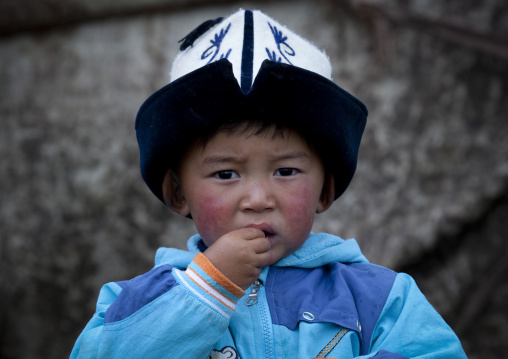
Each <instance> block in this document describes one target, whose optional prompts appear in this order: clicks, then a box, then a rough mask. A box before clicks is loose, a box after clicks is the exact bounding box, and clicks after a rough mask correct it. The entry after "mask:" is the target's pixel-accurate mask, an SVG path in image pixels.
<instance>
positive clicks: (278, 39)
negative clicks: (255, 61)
mask: <svg viewBox="0 0 508 359" xmlns="http://www.w3.org/2000/svg"><path fill="white" fill-rule="evenodd" d="M268 26H270V30H272V34H273V39H274V40H275V44H276V45H277V50H279V53H280V54H281V55H282V57H280V56H279V57H277V54H276V53H275V51H270V50H269V49H268V48H265V49H266V53H267V54H268V59H270V60H272V61H277V62H282V58H284V59H285V60H286V61H287V62H288V64H290V65H292V63H291V61H289V59H288V58H287V57H286V55H288V56H295V55H296V52H295V50H293V48H292V47H291V46H289V44H288V43H287V42H286V41H287V39H288V37H287V36H284V34H283V33H282V31H280V30H279V29H277V27H276V26H272V24H270V23H268Z"/></svg>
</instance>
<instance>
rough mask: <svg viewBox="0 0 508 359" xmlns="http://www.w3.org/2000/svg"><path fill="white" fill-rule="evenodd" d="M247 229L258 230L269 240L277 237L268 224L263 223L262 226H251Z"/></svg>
mask: <svg viewBox="0 0 508 359" xmlns="http://www.w3.org/2000/svg"><path fill="white" fill-rule="evenodd" d="M247 228H257V229H259V230H261V231H263V233H264V234H265V237H266V238H268V239H269V240H270V239H272V238H273V237H274V236H275V231H274V230H273V229H272V227H270V226H269V225H267V224H264V223H261V224H250V225H248V226H247Z"/></svg>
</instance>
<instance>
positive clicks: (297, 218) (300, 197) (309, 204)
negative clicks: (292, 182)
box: [285, 182, 316, 231]
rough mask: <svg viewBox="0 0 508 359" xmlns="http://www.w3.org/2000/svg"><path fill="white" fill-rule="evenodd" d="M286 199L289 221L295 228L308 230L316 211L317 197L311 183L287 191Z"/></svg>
mask: <svg viewBox="0 0 508 359" xmlns="http://www.w3.org/2000/svg"><path fill="white" fill-rule="evenodd" d="M287 195H288V197H287V199H286V201H285V203H286V206H287V208H291V210H290V211H288V216H289V217H288V223H287V225H289V226H291V227H292V228H294V229H297V228H298V229H299V230H303V231H307V230H309V231H310V229H311V227H312V222H313V219H314V213H315V211H316V208H315V207H316V198H315V193H314V191H313V190H312V186H311V184H310V183H306V182H304V183H302V184H300V185H298V186H295V187H294V188H292V189H291V191H289V192H288V193H287Z"/></svg>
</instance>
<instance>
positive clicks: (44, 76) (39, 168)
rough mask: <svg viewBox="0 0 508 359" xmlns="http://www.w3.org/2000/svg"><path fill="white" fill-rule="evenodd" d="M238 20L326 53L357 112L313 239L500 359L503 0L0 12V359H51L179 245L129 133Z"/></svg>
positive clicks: (505, 107)
mask: <svg viewBox="0 0 508 359" xmlns="http://www.w3.org/2000/svg"><path fill="white" fill-rule="evenodd" d="M212 4H213V5H212ZM239 7H244V8H261V9H262V10H264V11H265V12H267V13H268V14H270V15H271V16H273V17H274V18H276V19H278V20H279V21H280V22H281V23H283V24H286V25H288V27H290V28H292V29H293V30H295V31H296V32H299V33H301V34H302V35H303V36H305V37H307V38H310V39H313V41H314V42H315V43H316V44H317V45H318V46H319V47H322V48H325V49H326V50H327V53H328V54H329V56H330V57H331V59H332V61H333V64H334V78H335V81H336V82H337V83H338V84H339V85H340V86H342V87H344V88H346V89H348V90H349V91H350V92H352V93H353V94H354V95H356V96H357V97H359V98H360V99H362V100H363V101H364V102H365V103H366V105H367V106H368V108H369V112H370V114H369V119H368V125H367V129H366V132H365V135H364V140H363V142H362V146H361V149H360V161H359V167H358V171H357V175H356V177H355V179H354V181H353V183H352V185H351V187H350V189H349V190H348V191H347V192H346V194H344V195H343V196H342V197H341V198H340V199H339V200H337V201H336V203H335V204H334V205H333V207H332V209H331V210H329V211H328V212H327V213H324V214H322V215H319V216H318V217H317V219H316V224H315V228H314V229H315V230H316V231H329V232H331V233H334V234H337V235H340V236H342V237H344V238H349V237H355V238H357V240H358V241H359V242H360V245H361V247H362V249H363V251H364V253H365V254H366V255H367V257H368V258H369V259H370V260H371V261H372V262H375V263H379V264H382V265H386V266H389V267H391V268H394V269H397V270H404V271H407V272H409V273H410V274H412V275H414V276H415V278H416V279H417V281H418V283H419V284H420V286H421V288H422V290H423V291H424V293H426V294H427V296H428V298H429V300H430V301H431V303H432V304H434V305H435V306H436V307H437V309H438V310H439V311H440V312H441V313H442V314H443V315H444V316H445V318H446V319H447V320H448V322H449V323H450V324H451V325H452V327H453V328H454V329H455V330H456V331H457V333H459V335H460V336H461V338H462V339H463V342H464V347H465V348H466V350H467V352H468V354H469V356H470V357H471V358H476V357H477V358H480V357H486V356H489V357H502V355H501V353H504V352H506V350H507V349H508V347H507V346H508V345H507V344H506V343H505V340H503V338H506V337H507V336H506V334H507V333H506V329H505V328H507V327H508V313H507V312H508V311H507V310H506V308H505V307H506V306H505V305H504V304H503V303H505V302H506V299H507V298H508V285H507V284H506V283H505V282H506V281H504V280H503V278H505V277H506V276H505V275H506V274H508V268H507V266H506V264H505V263H506V262H507V257H508V247H507V245H506V239H505V238H506V234H507V230H506V225H505V223H504V222H506V218H507V216H508V210H507V208H508V207H507V206H508V201H507V198H508V162H507V159H508V121H507V114H508V101H507V100H508V98H507V93H508V55H507V56H506V57H505V56H504V54H505V53H506V51H507V49H508V45H507V43H508V42H507V41H506V39H507V38H508V6H507V5H506V4H505V3H504V2H503V1H502V0H498V1H495V0H490V1H487V0H484V1H474V2H473V1H470V2H466V1H464V2H455V1H451V0H450V1H442V0H440V1H438V0H425V1H419V2H415V3H413V2H404V1H395V0H394V1H372V0H371V1H363V2H356V1H355V2H352V3H349V2H347V1H324V0H322V1H293V2H287V1H270V2H268V1H265V2H263V1H257V2H250V3H246V2H232V1H230V2H228V1H221V2H211V1H204V0H201V1H199V0H195V1H183V0H182V1H162V0H160V1H159V0H151V1H150V2H143V1H139V0H123V1H118V0H117V1H114V2H113V1H109V2H108V1H105V2H104V1H98V0H96V1H87V2H84V1H81V0H73V1H69V2H65V6H64V5H62V3H61V2H56V1H49V0H48V1H35V0H34V1H25V2H23V5H21V4H18V3H17V2H14V1H4V2H0V14H3V15H2V16H0V31H1V33H0V36H1V37H0V118H1V121H2V125H3V126H2V127H3V129H2V131H0V153H1V154H2V160H1V161H0V173H1V176H0V184H1V187H0V188H1V192H0V196H1V197H0V228H2V234H1V242H0V293H2V295H1V296H0V357H1V358H33V357H44V358H59V357H65V356H67V355H68V353H69V352H70V349H71V347H72V345H73V342H74V340H75V339H76V337H77V335H78V334H79V332H80V331H81V329H82V328H83V326H84V325H85V324H86V322H87V320H88V319H89V318H90V316H91V315H92V313H93V311H94V305H95V303H94V302H95V299H96V297H97V294H98V290H99V289H100V286H101V285H102V284H103V283H105V282H108V281H115V280H123V279H129V278H131V277H134V276H136V275H138V274H140V273H143V272H145V271H147V270H149V269H150V268H151V265H152V263H153V256H154V252H155V250H156V248H157V247H159V246H175V247H178V248H184V247H185V241H186V239H187V238H188V236H189V235H190V234H192V233H193V232H194V228H193V225H192V223H191V222H190V221H189V220H187V219H185V218H180V217H178V216H176V215H173V214H172V213H171V212H170V211H169V210H168V209H167V208H165V207H164V206H163V205H162V204H161V203H159V202H158V201H157V199H155V197H153V196H152V195H151V193H150V192H149V190H148V189H147V188H146V186H145V185H144V183H143V182H142V180H141V178H140V175H139V170H138V161H139V159H138V152H137V145H136V142H135V133H134V117H135V115H136V112H137V109H138V108H139V106H140V105H141V103H142V102H143V101H144V99H145V98H146V97H147V96H148V95H150V94H151V93H152V92H154V91H155V90H157V89H158V88H160V87H162V86H163V85H164V84H166V83H167V79H168V76H167V73H168V72H169V68H170V65H171V61H172V58H173V57H174V56H175V55H176V53H177V51H178V44H177V41H178V40H179V39H181V38H182V37H184V36H185V35H186V34H187V33H188V32H189V31H190V30H192V29H193V28H194V27H195V26H196V25H198V24H199V23H201V22H202V21H204V20H206V19H210V18H215V17H217V16H222V15H227V14H229V13H231V12H233V11H235V10H236V9H237V8H239ZM477 39H480V40H481V41H475V40H477ZM485 44H488V45H489V46H485ZM478 329H480V331H481V332H482V333H485V335H483V336H480V337H478V336H477V335H476V336H475V335H474V334H475V333H477V332H478Z"/></svg>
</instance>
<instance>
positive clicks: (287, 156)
mask: <svg viewBox="0 0 508 359" xmlns="http://www.w3.org/2000/svg"><path fill="white" fill-rule="evenodd" d="M309 157H310V156H309V154H308V153H307V152H305V151H294V152H288V153H283V154H280V155H277V154H275V155H272V156H271V157H270V161H272V162H276V161H283V160H293V159H307V158H309ZM245 161H246V159H245V158H243V157H241V156H234V155H231V156H230V155H226V156H208V157H205V158H204V159H203V162H202V164H204V165H213V164H218V163H230V162H236V163H241V162H245Z"/></svg>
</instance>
